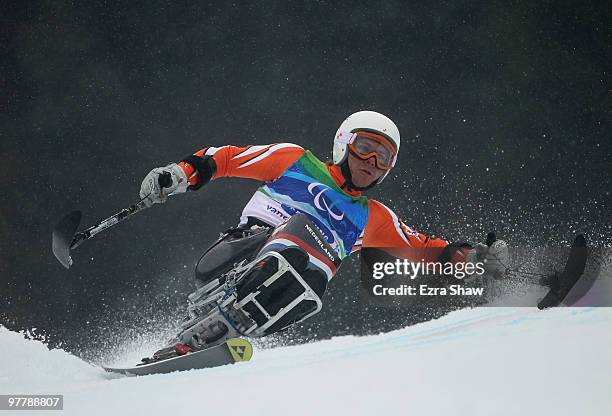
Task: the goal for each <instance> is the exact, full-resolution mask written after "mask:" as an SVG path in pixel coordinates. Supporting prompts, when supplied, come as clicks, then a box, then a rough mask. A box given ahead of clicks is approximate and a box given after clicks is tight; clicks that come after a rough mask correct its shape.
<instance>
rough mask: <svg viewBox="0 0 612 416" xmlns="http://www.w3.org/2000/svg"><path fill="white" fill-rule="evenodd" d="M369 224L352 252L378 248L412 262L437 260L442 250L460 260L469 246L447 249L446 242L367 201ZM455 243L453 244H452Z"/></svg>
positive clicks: (389, 210) (376, 203) (387, 209)
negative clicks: (450, 250)
mask: <svg viewBox="0 0 612 416" xmlns="http://www.w3.org/2000/svg"><path fill="white" fill-rule="evenodd" d="M368 210H369V216H368V223H367V225H366V227H365V230H364V232H363V235H362V238H361V239H360V240H358V241H357V244H355V246H354V247H353V251H356V250H360V249H361V248H380V249H384V250H385V251H386V252H388V253H389V254H391V255H393V256H394V257H398V258H405V259H408V260H412V261H421V260H424V261H426V262H429V261H438V260H439V259H440V256H441V255H442V253H443V252H444V251H445V249H446V251H447V252H448V254H450V255H452V261H463V260H464V259H465V255H466V254H467V250H468V249H469V247H467V245H466V247H465V249H464V248H462V247H456V249H453V250H452V252H449V249H450V248H451V246H449V243H448V241H446V240H443V239H440V238H435V237H427V236H426V235H424V234H421V233H419V232H418V231H415V230H413V229H412V228H410V227H409V226H407V225H406V224H404V223H403V222H402V221H401V220H400V219H399V218H398V216H397V215H396V214H395V213H394V212H393V211H392V210H391V209H389V208H388V207H387V206H385V205H384V204H382V203H380V202H378V201H375V200H372V199H371V200H369V201H368ZM453 246H454V245H453Z"/></svg>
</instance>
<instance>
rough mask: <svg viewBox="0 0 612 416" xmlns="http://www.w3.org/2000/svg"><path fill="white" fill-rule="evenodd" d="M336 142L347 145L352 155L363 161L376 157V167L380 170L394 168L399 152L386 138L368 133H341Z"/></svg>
mask: <svg viewBox="0 0 612 416" xmlns="http://www.w3.org/2000/svg"><path fill="white" fill-rule="evenodd" d="M336 140H338V141H339V142H341V143H345V144H346V145H347V146H348V148H349V150H350V151H351V153H353V154H354V155H355V156H357V157H358V158H360V159H362V160H367V159H369V158H371V157H372V156H375V160H376V167H377V168H379V169H382V170H389V169H391V168H392V167H393V163H394V161H395V157H396V155H397V151H396V150H395V147H394V146H393V145H392V144H391V143H390V142H389V139H387V138H386V137H385V136H382V135H380V134H375V133H370V132H366V131H358V132H355V133H343V132H339V133H338V135H337V136H336Z"/></svg>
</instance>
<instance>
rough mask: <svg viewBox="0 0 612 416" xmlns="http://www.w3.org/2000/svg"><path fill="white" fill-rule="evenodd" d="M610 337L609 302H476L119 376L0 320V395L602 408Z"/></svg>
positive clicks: (114, 409)
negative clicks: (342, 333)
mask: <svg viewBox="0 0 612 416" xmlns="http://www.w3.org/2000/svg"><path fill="white" fill-rule="evenodd" d="M611 346H612V308H558V309H554V310H547V311H538V310H535V309H533V308H481V309H472V310H463V311H457V312H454V313H451V314H450V315H447V316H445V317H443V318H441V319H438V320H435V321H431V322H427V323H423V324H420V325H415V326H412V327H409V328H405V329H402V330H398V331H394V332H391V333H387V334H380V335H376V336H368V337H340V338H334V339H331V340H328V341H322V342H316V343H312V344H306V345H300V346H292V347H282V348H275V349H269V350H256V351H255V354H254V356H253V359H252V361H250V362H248V363H243V364H236V365H230V366H225V367H219V368H214V369H208V370H193V371H189V372H183V373H172V374H166V375H155V376H146V377H125V376H116V375H110V374H107V373H105V372H104V371H103V370H102V369H101V368H99V367H97V366H95V365H91V364H89V363H86V362H84V361H81V360H80V359H78V358H76V357H74V356H71V355H70V354H68V353H66V352H64V351H62V350H52V351H49V350H48V349H47V348H46V347H45V345H44V344H42V343H40V342H35V341H29V340H25V339H24V338H23V336H22V335H20V334H17V333H14V332H10V331H8V330H6V329H5V328H1V327H0V394H24V393H29V394H34V393H41V394H43V393H45V394H63V395H64V410H63V411H62V412H61V414H62V415H88V416H92V415H111V414H112V415H124V414H125V415H128V414H139V415H147V416H152V415H164V416H167V415H169V414H198V415H200V414H201V415H222V414H237V413H242V414H248V415H313V414H330V415H345V414H357V415H376V414H381V413H382V412H385V413H388V414H406V415H419V416H423V415H469V416H474V415H493V414H494V415H552V414H554V415H577V414H580V415H602V416H603V415H610V414H612V348H611ZM153 348H155V345H151V346H149V349H153ZM27 413H28V412H20V413H19V414H20V415H25V414H27ZM32 413H34V414H40V412H32ZM50 413H57V414H60V412H50ZM45 414H47V413H45Z"/></svg>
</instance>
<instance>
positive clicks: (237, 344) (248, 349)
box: [226, 338, 253, 362]
mask: <svg viewBox="0 0 612 416" xmlns="http://www.w3.org/2000/svg"><path fill="white" fill-rule="evenodd" d="M226 343H227V347H228V348H229V351H230V354H232V357H233V358H234V361H235V362H240V361H249V360H250V359H251V357H252V356H253V347H252V346H251V343H250V342H249V341H247V340H246V339H242V338H231V339H228V340H227V342H226Z"/></svg>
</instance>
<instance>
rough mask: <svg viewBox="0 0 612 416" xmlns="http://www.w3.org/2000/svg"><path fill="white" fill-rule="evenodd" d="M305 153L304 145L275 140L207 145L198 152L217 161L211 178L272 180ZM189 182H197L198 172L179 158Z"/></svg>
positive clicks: (194, 183)
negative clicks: (255, 144)
mask: <svg viewBox="0 0 612 416" xmlns="http://www.w3.org/2000/svg"><path fill="white" fill-rule="evenodd" d="M303 154H304V149H303V148H302V147H300V146H298V145H296V144H292V143H276V144H270V145H264V146H243V147H238V146H229V145H228V146H222V147H205V148H203V149H200V150H199V151H197V152H196V153H194V155H195V156H200V157H204V156H210V157H212V158H213V160H214V162H215V171H214V172H213V176H212V179H217V178H222V177H238V178H250V179H258V180H260V181H266V182H268V181H272V180H274V179H276V178H278V177H279V176H281V175H282V174H283V172H285V171H286V170H287V169H288V168H289V166H291V165H292V164H293V163H294V162H295V161H296V160H297V159H299V158H300V157H301V156H302V155H303ZM179 166H181V168H182V169H183V170H184V171H185V174H186V175H187V177H188V178H189V184H190V185H197V183H198V180H199V178H198V173H197V171H195V169H194V167H193V166H191V165H190V164H189V163H186V162H180V163H179Z"/></svg>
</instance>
